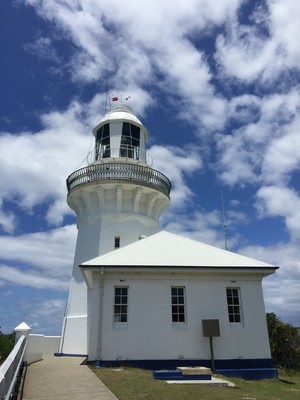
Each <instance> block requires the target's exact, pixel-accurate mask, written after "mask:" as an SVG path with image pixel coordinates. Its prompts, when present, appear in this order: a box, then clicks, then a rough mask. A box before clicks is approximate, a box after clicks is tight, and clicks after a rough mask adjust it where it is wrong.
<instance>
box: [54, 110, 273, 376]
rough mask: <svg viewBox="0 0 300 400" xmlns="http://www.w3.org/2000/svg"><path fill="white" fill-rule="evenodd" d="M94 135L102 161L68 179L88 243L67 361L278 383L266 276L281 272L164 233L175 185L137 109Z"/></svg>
mask: <svg viewBox="0 0 300 400" xmlns="http://www.w3.org/2000/svg"><path fill="white" fill-rule="evenodd" d="M93 133H94V135H95V149H94V152H93V161H92V162H91V164H89V165H88V166H87V167H84V168H81V169H79V170H77V171H75V172H74V173H73V174H71V175H70V176H69V177H68V179H67V187H68V200H67V201H68V204H69V206H70V207H71V208H72V209H73V210H74V211H75V213H76V215H77V219H78V238H77V245H76V251H75V259H74V266H73V274H72V281H71V286H70V292H69V300H68V306H67V310H66V315H65V318H64V323H63V328H62V339H61V344H60V350H59V354H60V355H87V356H88V360H89V361H97V362H98V363H100V365H114V364H118V363H120V362H121V363H128V364H131V365H136V366H141V367H146V368H152V369H160V368H176V367H177V366H184V365H187V366H196V365H201V366H210V365H211V363H212V362H214V367H215V370H219V371H221V370H222V372H224V370H226V371H227V373H228V374H232V375H236V376H246V375H247V372H246V371H250V370H251V371H252V375H251V377H257V378H261V377H275V375H276V371H275V370H274V369H273V363H272V360H271V355H270V347H269V339H268V332H267V325H266V316H265V307H264V299H263V292H262V279H263V278H264V277H266V276H268V275H270V274H273V273H274V272H275V270H276V268H277V267H275V266H273V265H270V264H265V263H263V262H261V261H257V260H255V259H251V258H248V257H244V256H241V255H238V254H235V253H232V252H229V251H225V250H221V249H218V248H216V247H213V246H209V245H206V244H203V243H200V242H197V241H194V240H190V239H188V238H185V237H181V236H177V235H174V234H172V233H168V232H165V231H160V228H159V218H160V216H161V215H162V213H163V212H164V211H165V210H166V209H167V208H168V207H169V204H170V190H171V183H170V181H169V179H168V178H167V177H166V176H165V175H163V174H162V173H161V172H159V171H156V170H154V169H153V168H152V167H151V166H150V165H149V164H148V158H147V153H146V140H147V137H148V133H147V130H146V128H145V127H144V126H143V125H142V123H141V122H140V121H139V119H138V118H137V117H136V116H135V115H134V114H133V112H132V110H131V108H130V107H129V106H128V105H124V104H122V103H119V104H116V105H115V106H113V107H112V108H111V110H110V111H109V112H108V113H107V114H106V115H105V116H104V118H103V119H102V120H101V121H100V123H99V124H98V125H97V126H96V127H95V128H94V130H93ZM210 337H211V339H210ZM210 344H212V345H213V346H212V348H211V346H210Z"/></svg>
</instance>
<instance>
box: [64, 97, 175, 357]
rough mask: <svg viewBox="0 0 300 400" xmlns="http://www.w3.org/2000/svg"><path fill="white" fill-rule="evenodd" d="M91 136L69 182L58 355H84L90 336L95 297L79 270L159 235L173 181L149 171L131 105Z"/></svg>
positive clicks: (117, 109) (143, 134) (143, 133)
mask: <svg viewBox="0 0 300 400" xmlns="http://www.w3.org/2000/svg"><path fill="white" fill-rule="evenodd" d="M93 134H94V136H95V146H94V149H93V151H92V152H91V154H90V156H91V157H90V158H91V160H90V162H89V164H88V165H87V166H86V167H84V168H81V169H79V170H76V171H75V172H73V173H72V174H71V175H70V176H69V177H68V178H67V189H68V196H67V202H68V205H69V207H70V208H71V209H72V210H74V211H75V213H76V216H77V228H78V236H77V243H76V250H75V257H74V264H73V271H72V279H71V284H70V290H69V298H68V304H67V308H66V313H65V317H64V321H63V328H62V338H61V343H60V350H59V352H60V353H62V354H80V355H87V354H88V347H89V340H90V337H91V335H92V334H93V333H92V332H90V330H91V326H92V325H93V324H92V320H93V318H94V315H93V313H94V311H93V310H94V308H93V307H94V306H93V304H94V303H95V299H93V292H92V290H91V289H90V288H89V287H88V286H87V284H86V282H85V280H84V276H83V274H82V272H81V270H80V268H79V266H80V265H81V264H82V263H84V262H86V261H88V260H90V259H93V258H95V257H98V256H101V255H104V254H106V253H109V252H113V251H115V250H116V249H119V248H122V247H124V246H127V245H129V244H131V243H134V242H137V241H139V240H141V239H142V238H145V237H148V236H151V235H153V234H155V233H157V232H158V231H159V218H160V216H161V215H162V213H163V212H164V211H165V210H166V209H167V208H168V207H169V204H170V190H171V183H170V181H169V179H168V178H167V177H166V176H165V175H164V174H162V173H161V172H159V171H157V170H155V169H153V168H152V167H151V161H150V157H149V156H148V155H147V151H146V141H147V139H148V132H147V129H146V128H145V127H144V126H143V124H142V123H141V121H140V120H139V119H138V118H137V117H136V116H135V115H134V113H133V111H132V109H131V107H130V106H129V105H127V104H126V105H125V104H123V103H122V102H119V103H117V104H115V105H113V106H112V107H111V108H110V110H109V111H108V112H107V113H106V114H105V116H104V117H103V118H102V119H101V120H100V122H99V123H98V124H97V125H96V126H95V128H94V129H93ZM99 302H100V301H99ZM96 303H97V300H96ZM97 312H103V310H102V311H101V310H99V309H97Z"/></svg>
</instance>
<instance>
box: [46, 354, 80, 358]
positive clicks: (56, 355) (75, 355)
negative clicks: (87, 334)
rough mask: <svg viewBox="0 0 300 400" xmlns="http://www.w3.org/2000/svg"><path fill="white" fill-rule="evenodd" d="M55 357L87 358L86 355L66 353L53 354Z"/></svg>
mask: <svg viewBox="0 0 300 400" xmlns="http://www.w3.org/2000/svg"><path fill="white" fill-rule="evenodd" d="M54 356H55V357H85V358H87V356H88V355H87V354H68V353H54Z"/></svg>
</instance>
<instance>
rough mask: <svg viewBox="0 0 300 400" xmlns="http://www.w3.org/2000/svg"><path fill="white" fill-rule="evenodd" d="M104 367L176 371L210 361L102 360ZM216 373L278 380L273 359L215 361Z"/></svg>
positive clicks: (206, 365)
mask: <svg viewBox="0 0 300 400" xmlns="http://www.w3.org/2000/svg"><path fill="white" fill-rule="evenodd" d="M100 364H101V366H102V367H117V366H132V367H136V368H143V369H149V370H152V371H155V370H176V368H177V367H208V368H211V361H210V360H187V359H184V360H177V359H176V360H101V361H100ZM214 372H215V373H218V374H221V375H224V376H228V377H230V376H232V377H236V378H242V379H248V380H251V379H255V380H258V379H278V373H277V369H276V368H274V363H273V360H272V359H271V358H263V359H232V360H215V370H214Z"/></svg>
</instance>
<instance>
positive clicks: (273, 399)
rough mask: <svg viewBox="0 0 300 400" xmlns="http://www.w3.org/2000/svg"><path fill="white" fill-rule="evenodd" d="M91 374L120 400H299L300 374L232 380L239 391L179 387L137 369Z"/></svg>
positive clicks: (101, 371) (204, 387)
mask: <svg viewBox="0 0 300 400" xmlns="http://www.w3.org/2000/svg"><path fill="white" fill-rule="evenodd" d="M90 368H91V369H92V371H93V372H94V373H95V374H96V375H97V376H98V377H99V378H100V379H101V380H102V381H103V382H104V384H105V385H106V386H107V387H109V388H110V390H111V391H112V392H113V393H114V394H115V395H116V396H117V397H118V399H119V400H141V399H143V400H183V399H184V400H185V399H187V400H200V399H201V400H299V399H300V372H298V373H297V374H296V375H293V376H291V377H290V376H287V375H284V374H281V375H280V379H279V380H261V381H244V380H242V379H234V378H230V382H233V383H234V384H235V385H236V387H234V388H230V387H210V386H208V385H197V384H188V385H182V384H181V385H176V384H171V385H170V384H168V383H166V382H164V381H159V380H155V379H153V378H152V372H151V371H145V370H142V369H137V368H115V369H114V368H100V369H96V368H95V367H94V366H92V365H91V366H90Z"/></svg>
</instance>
